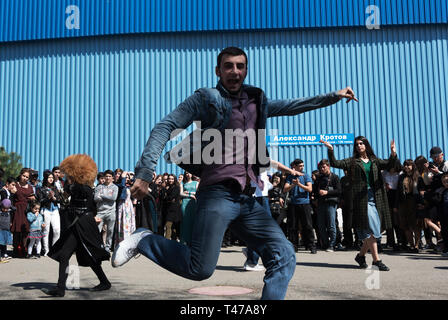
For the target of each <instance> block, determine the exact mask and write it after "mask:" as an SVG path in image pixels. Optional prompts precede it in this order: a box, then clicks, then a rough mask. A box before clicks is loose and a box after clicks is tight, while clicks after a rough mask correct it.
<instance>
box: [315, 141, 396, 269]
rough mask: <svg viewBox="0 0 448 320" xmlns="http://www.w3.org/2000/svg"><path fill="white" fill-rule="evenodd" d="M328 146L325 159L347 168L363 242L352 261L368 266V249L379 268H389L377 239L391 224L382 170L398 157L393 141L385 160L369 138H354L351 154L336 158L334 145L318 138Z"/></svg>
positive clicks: (354, 215) (359, 233) (355, 214)
mask: <svg viewBox="0 0 448 320" xmlns="http://www.w3.org/2000/svg"><path fill="white" fill-rule="evenodd" d="M320 142H321V143H323V144H324V145H325V146H326V147H327V148H328V159H329V160H330V165H331V166H332V167H334V168H340V169H344V170H347V171H348V175H349V177H350V178H349V179H350V181H351V186H352V200H353V228H355V230H356V232H357V233H358V237H359V239H360V240H362V241H363V245H362V248H361V251H360V252H359V253H358V254H357V255H356V258H355V261H356V262H358V264H359V266H360V267H361V268H367V267H368V266H367V263H366V257H365V255H366V253H367V251H368V250H370V252H371V254H372V258H373V265H374V266H376V267H378V269H379V270H381V271H389V268H388V267H387V266H386V265H385V264H384V263H383V262H382V261H381V260H380V258H379V255H378V245H377V239H380V238H381V231H382V230H385V229H388V228H391V227H392V220H391V215H390V211H389V205H388V202H387V195H386V189H385V186H384V181H383V177H382V175H381V170H388V168H391V167H393V166H394V164H395V163H396V161H398V159H397V153H396V149H395V141H394V140H392V142H391V145H390V150H391V154H390V157H389V159H388V160H382V159H378V158H377V157H376V155H375V153H374V152H373V150H372V147H371V146H370V143H369V141H368V140H367V139H366V138H365V137H362V136H359V137H356V138H355V145H354V147H353V157H350V158H346V159H343V160H336V158H335V156H334V151H333V146H332V145H331V144H330V143H328V142H327V141H323V140H321V141H320Z"/></svg>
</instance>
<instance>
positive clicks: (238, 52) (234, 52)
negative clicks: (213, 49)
mask: <svg viewBox="0 0 448 320" xmlns="http://www.w3.org/2000/svg"><path fill="white" fill-rule="evenodd" d="M225 54H228V55H231V56H244V57H245V58H246V67H247V64H248V61H247V55H246V52H244V51H243V50H242V49H240V48H237V47H227V48H225V49H223V50H222V51H221V52H220V53H219V55H218V61H217V63H218V64H217V66H218V68H219V67H220V66H221V61H222V57H223V56H224V55H225Z"/></svg>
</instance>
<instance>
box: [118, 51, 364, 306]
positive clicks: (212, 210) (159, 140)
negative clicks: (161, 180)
mask: <svg viewBox="0 0 448 320" xmlns="http://www.w3.org/2000/svg"><path fill="white" fill-rule="evenodd" d="M247 63H248V61H247V55H246V53H245V52H244V51H243V50H241V49H239V48H235V47H228V48H226V49H224V50H222V51H221V53H220V54H219V55H218V59H217V66H216V68H215V73H216V75H217V76H218V77H219V78H220V79H219V82H218V84H217V86H216V88H202V89H199V90H197V91H196V92H195V93H194V94H193V95H191V96H190V97H188V98H187V99H186V100H184V101H183V102H182V103H181V104H180V105H179V106H178V107H177V108H176V109H175V110H174V111H172V112H171V113H170V114H168V115H167V116H166V117H165V118H164V119H162V120H161V121H160V122H159V123H158V124H156V126H155V127H154V128H153V130H152V132H151V135H150V137H149V139H148V142H147V144H146V146H145V148H144V150H143V154H142V156H141V158H140V160H139V161H138V163H137V165H136V168H135V169H136V171H135V172H136V178H137V179H136V181H135V183H134V186H133V187H132V190H131V192H132V195H133V196H134V197H136V198H137V199H141V198H143V197H144V196H145V195H146V194H147V193H148V187H149V183H150V182H151V180H152V177H153V172H154V169H155V167H156V165H157V161H158V159H159V157H160V155H161V153H162V150H163V148H164V147H165V144H166V143H167V142H168V140H169V139H170V136H171V134H172V132H173V131H177V130H176V129H185V128H187V127H188V126H189V125H191V124H192V123H193V121H195V122H196V121H198V123H199V124H200V125H201V128H202V129H201V130H199V131H200V132H201V131H202V132H204V134H208V135H214V134H216V132H218V133H221V134H222V136H224V134H227V133H228V132H229V131H230V132H233V133H235V132H239V133H241V132H246V133H247V132H250V131H251V130H252V132H257V134H259V133H260V132H261V133H262V135H261V134H260V135H259V136H258V137H255V140H253V139H252V138H253V137H249V134H247V135H246V136H245V137H244V138H243V139H242V141H243V142H242V143H236V144H234V143H233V142H234V141H233V139H224V137H222V139H218V138H217V137H216V136H215V137H216V139H214V140H213V143H214V145H216V144H219V142H216V141H220V142H221V145H220V147H221V149H220V150H217V149H219V148H215V149H214V150H213V151H214V152H213V157H214V158H215V159H216V158H218V159H220V160H221V161H215V162H212V163H210V162H209V161H204V158H205V157H201V159H200V160H199V161H196V160H197V159H196V158H197V156H198V153H201V154H202V155H204V154H205V153H207V151H209V154H210V155H211V154H212V152H210V147H209V146H210V144H207V145H204V144H202V146H201V150H199V151H198V150H196V151H194V150H195V149H194V144H193V152H192V153H191V154H190V155H191V156H192V158H193V162H190V161H183V162H182V163H178V164H179V166H180V167H182V168H183V169H185V170H186V171H188V172H191V173H192V174H194V175H196V176H199V177H200V178H201V183H200V186H199V190H198V192H197V212H196V217H195V223H194V227H193V231H192V240H191V246H185V245H182V244H180V243H178V242H176V241H171V240H168V239H164V238H163V237H161V236H158V235H155V234H153V233H151V232H150V231H149V230H146V229H137V230H136V231H135V232H134V233H133V234H132V235H131V237H129V238H128V239H126V240H124V241H122V242H121V243H120V244H119V246H118V247H117V248H116V250H115V251H114V253H113V256H112V266H114V267H119V266H122V265H123V264H125V263H126V262H128V261H129V260H130V259H131V258H132V257H133V256H135V255H137V254H138V253H141V254H143V255H144V256H146V257H147V258H149V259H151V260H152V261H154V262H155V263H157V264H158V265H160V266H161V267H163V268H165V269H167V270H169V271H171V272H173V273H175V274H177V275H179V276H182V277H185V278H188V279H191V280H204V279H207V278H209V277H210V276H211V275H212V274H213V272H214V270H215V268H216V263H217V261H218V257H219V253H220V249H221V242H222V239H223V236H224V232H225V231H226V229H227V228H228V227H230V229H231V230H232V231H233V232H234V233H235V234H236V235H237V236H238V237H239V238H241V239H243V240H244V241H245V242H246V243H247V245H248V247H250V248H251V249H253V250H255V251H256V252H257V254H258V255H259V256H260V257H261V259H262V262H263V265H264V267H265V268H266V273H265V277H264V287H263V292H262V296H261V298H262V299H284V297H285V295H286V291H287V288H288V283H289V281H290V279H291V278H292V276H293V274H294V270H295V268H296V256H295V252H294V248H293V246H292V245H291V243H290V242H289V241H288V240H287V239H286V237H285V235H284V233H283V231H282V230H281V228H280V227H279V226H278V224H277V223H276V221H275V220H274V219H273V218H272V217H271V216H270V215H269V214H268V213H267V212H266V210H264V209H263V207H262V206H261V205H260V204H259V203H258V202H256V200H255V199H254V197H253V196H252V195H253V192H254V188H253V187H251V183H250V182H251V181H253V182H255V183H256V184H257V185H258V186H259V187H260V189H263V182H262V181H261V180H260V178H259V177H260V174H261V171H262V170H266V169H267V168H268V167H269V165H270V159H269V156H268V155H267V148H266V141H265V139H266V138H265V132H264V130H265V128H266V119H267V117H278V116H288V115H291V116H292V115H297V114H300V113H303V112H306V111H310V110H315V109H318V108H322V107H326V106H329V105H331V104H334V103H336V102H338V101H339V100H341V99H342V98H347V99H348V101H350V100H356V98H355V94H354V92H353V91H352V89H351V88H348V87H347V88H345V89H343V90H340V91H337V92H332V93H329V94H324V95H319V96H315V97H311V98H301V99H290V100H275V101H269V100H268V99H267V98H266V96H265V95H264V92H263V91H262V90H261V89H259V88H256V87H253V86H249V85H244V84H243V82H244V79H245V78H246V76H247V70H248V69H247ZM348 101H347V102H348ZM356 101H357V100H356ZM206 129H210V130H206ZM196 133H197V132H196V131H195V132H193V133H192V136H194V135H195V134H196ZM236 135H238V133H236ZM187 138H189V137H187ZM202 138H203V141H204V136H203V137H202ZM193 140H194V139H193ZM240 141H241V140H240ZM210 143H212V142H210ZM224 150H225V152H224ZM219 151H222V152H221V153H220V152H219ZM181 153H182V152H181ZM224 153H225V154H226V155H224ZM260 153H262V155H260ZM177 154H178V153H176V154H175V155H177ZM201 154H199V156H201ZM220 154H221V155H222V157H221V158H220V157H219V155H220ZM184 155H185V154H183V153H182V156H181V158H182V159H186V160H191V159H190V158H191V157H184ZM173 156H174V154H173V153H170V154H169V157H168V159H172V158H173ZM223 158H224V161H222V159H223ZM235 158H237V159H239V158H243V159H242V160H243V161H236V163H235ZM208 160H209V159H208ZM226 160H227V161H226ZM239 160H241V159H239ZM189 163H190V164H189Z"/></svg>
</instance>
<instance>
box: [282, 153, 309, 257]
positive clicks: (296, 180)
mask: <svg viewBox="0 0 448 320" xmlns="http://www.w3.org/2000/svg"><path fill="white" fill-rule="evenodd" d="M291 167H292V168H293V169H294V170H296V171H298V175H295V176H293V175H289V176H288V178H287V179H286V183H285V186H284V188H283V192H290V191H291V195H290V198H291V203H290V204H289V206H288V220H287V221H288V235H289V240H290V241H291V242H292V244H293V245H294V249H295V251H296V252H297V251H298V250H299V249H298V247H299V234H298V233H299V221H300V223H301V225H302V235H303V238H304V242H305V247H306V248H307V249H308V250H310V251H311V253H317V251H316V245H315V243H314V231H313V221H312V217H311V215H312V209H311V205H310V197H309V194H310V193H311V192H312V189H313V187H312V180H311V178H310V176H309V175H308V174H306V173H305V172H303V169H304V168H305V164H304V163H303V160H301V159H295V160H294V161H293V162H292V163H291Z"/></svg>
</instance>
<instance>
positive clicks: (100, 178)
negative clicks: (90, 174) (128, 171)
mask: <svg viewBox="0 0 448 320" xmlns="http://www.w3.org/2000/svg"><path fill="white" fill-rule="evenodd" d="M96 180H97V184H96V185H97V186H98V185H100V184H104V183H105V182H106V177H105V176H104V172H98V174H97V175H96Z"/></svg>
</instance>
